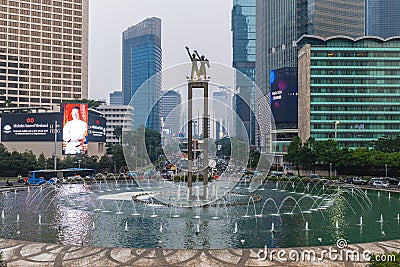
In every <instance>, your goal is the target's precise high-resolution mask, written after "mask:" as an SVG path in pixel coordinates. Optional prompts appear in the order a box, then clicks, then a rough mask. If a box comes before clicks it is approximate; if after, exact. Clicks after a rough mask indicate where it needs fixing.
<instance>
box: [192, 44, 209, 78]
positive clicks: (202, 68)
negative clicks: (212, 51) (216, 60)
mask: <svg viewBox="0 0 400 267" xmlns="http://www.w3.org/2000/svg"><path fill="white" fill-rule="evenodd" d="M194 52H195V53H196V55H197V59H198V60H200V69H199V74H198V76H199V78H200V76H203V79H204V80H207V71H206V65H207V67H210V62H209V61H208V59H206V57H205V56H204V55H202V56H201V57H200V56H199V53H197V51H196V50H195V51H194Z"/></svg>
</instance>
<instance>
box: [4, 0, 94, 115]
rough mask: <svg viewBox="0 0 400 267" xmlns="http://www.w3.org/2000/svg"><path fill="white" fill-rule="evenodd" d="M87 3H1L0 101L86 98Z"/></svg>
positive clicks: (33, 103)
mask: <svg viewBox="0 0 400 267" xmlns="http://www.w3.org/2000/svg"><path fill="white" fill-rule="evenodd" d="M88 13H89V0H69V1H67V0H58V1H51V0H42V1H38V0H24V1H17V0H8V1H7V0H4V1H0V93H1V95H0V102H2V104H3V106H18V107H27V106H39V105H40V106H45V107H46V106H47V107H54V106H56V105H57V104H59V103H60V102H61V101H62V100H71V99H76V98H79V99H81V98H88V26H89V24H88V17H89V16H88V15H89V14H88Z"/></svg>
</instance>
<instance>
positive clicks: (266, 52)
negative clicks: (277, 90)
mask: <svg viewBox="0 0 400 267" xmlns="http://www.w3.org/2000/svg"><path fill="white" fill-rule="evenodd" d="M364 1H365V0H352V1H348V0H313V1H309V0H270V1H265V0H257V35H256V37H257V39H256V50H257V58H256V62H257V65H256V74H255V76H256V83H257V85H258V87H259V88H260V89H261V90H262V91H263V92H265V93H268V92H269V91H270V71H271V70H276V69H280V68H285V67H297V47H296V41H297V40H298V39H299V38H300V37H301V36H302V35H304V34H312V35H318V36H321V37H330V36H335V35H346V36H350V37H360V36H363V35H364Z"/></svg>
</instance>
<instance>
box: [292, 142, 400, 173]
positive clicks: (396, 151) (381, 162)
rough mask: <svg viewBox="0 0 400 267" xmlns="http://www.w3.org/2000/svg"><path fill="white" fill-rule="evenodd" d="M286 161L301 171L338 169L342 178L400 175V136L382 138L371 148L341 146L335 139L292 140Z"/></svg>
mask: <svg viewBox="0 0 400 267" xmlns="http://www.w3.org/2000/svg"><path fill="white" fill-rule="evenodd" d="M287 152H288V153H287V155H286V156H285V160H286V161H288V162H290V163H291V164H292V165H294V166H295V167H296V168H297V170H298V171H299V172H301V170H313V171H314V172H315V169H316V167H317V166H319V167H323V168H325V169H326V170H327V171H328V172H330V170H334V169H337V171H338V173H339V174H341V175H346V174H348V175H369V176H370V175H378V176H382V175H383V174H385V171H386V168H387V170H388V176H400V137H398V138H381V139H379V140H377V141H375V142H373V143H372V144H371V147H370V148H356V149H349V148H347V147H339V146H338V144H337V142H336V141H335V140H332V139H330V140H324V141H315V140H314V139H313V138H310V139H308V140H307V141H305V142H302V141H301V139H300V138H299V137H295V138H293V139H292V141H291V142H290V144H289V146H288V151H287Z"/></svg>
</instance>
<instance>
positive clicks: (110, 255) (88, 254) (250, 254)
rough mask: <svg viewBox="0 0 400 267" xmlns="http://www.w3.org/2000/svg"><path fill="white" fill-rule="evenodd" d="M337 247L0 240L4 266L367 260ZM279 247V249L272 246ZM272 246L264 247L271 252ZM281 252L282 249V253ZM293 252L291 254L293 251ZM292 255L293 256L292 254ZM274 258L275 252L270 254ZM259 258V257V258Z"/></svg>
mask: <svg viewBox="0 0 400 267" xmlns="http://www.w3.org/2000/svg"><path fill="white" fill-rule="evenodd" d="M332 248H334V249H337V248H336V246H332V247H328V246H321V247H306V248H286V249H283V250H282V251H284V252H285V253H287V255H290V254H289V253H292V254H293V251H296V252H298V253H304V252H309V251H314V252H315V256H316V258H321V255H324V256H325V257H324V260H323V261H318V260H314V261H309V260H307V259H306V260H304V261H290V260H289V261H286V260H281V261H279V260H275V259H274V260H273V261H270V260H264V259H262V258H263V256H264V254H263V253H260V250H259V249H221V250H211V249H210V250H207V249H204V250H203V249H200V250H190V249H189V250H188V249H184V250H183V249H182V250H170V249H154V248H149V249H132V248H101V247H80V246H68V245H59V244H45V243H35V242H26V241H19V240H9V239H0V250H1V251H3V255H4V259H5V260H6V261H7V263H8V265H7V266H24V267H25V266H85V267H86V266H154V267H156V266H157V267H159V266H196V267H197V266H213V267H215V266H346V267H347V266H366V265H367V263H368V261H366V260H363V259H362V257H361V256H360V260H359V261H344V260H331V259H329V258H328V257H327V255H325V254H323V253H324V252H323V251H324V250H329V249H332ZM275 250H277V251H278V250H279V249H275ZM348 250H355V251H358V252H359V254H360V255H362V253H363V251H365V250H369V251H370V252H372V253H375V254H385V253H390V252H392V251H397V252H398V251H399V250H400V240H394V241H386V242H375V243H364V244H355V245H349V246H348V247H346V248H345V249H344V250H343V252H344V253H345V252H346V251H348ZM271 251H272V249H269V250H268V253H271ZM282 253H283V252H282ZM294 254H295V253H294ZM292 256H293V255H292ZM274 257H277V254H274ZM260 258H261V259H260Z"/></svg>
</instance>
